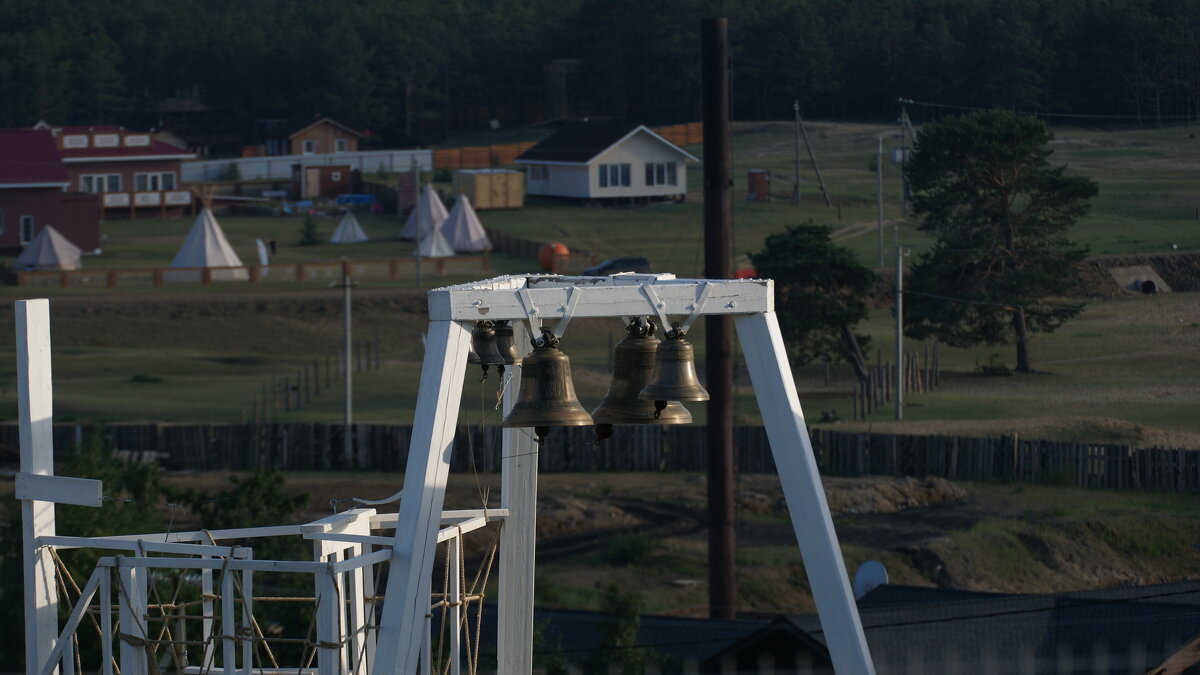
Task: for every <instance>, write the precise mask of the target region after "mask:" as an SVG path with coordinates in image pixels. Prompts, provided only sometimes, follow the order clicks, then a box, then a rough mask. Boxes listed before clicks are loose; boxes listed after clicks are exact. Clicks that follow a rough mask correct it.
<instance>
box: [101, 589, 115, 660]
mask: <svg viewBox="0 0 1200 675" xmlns="http://www.w3.org/2000/svg"><path fill="white" fill-rule="evenodd" d="M100 642H101V645H100V658H102V659H104V663H103V665H101V667H100V672H101V673H102V674H103V675H113V655H112V570H111V569H109V568H107V567H105V568H102V569H101V571H100Z"/></svg>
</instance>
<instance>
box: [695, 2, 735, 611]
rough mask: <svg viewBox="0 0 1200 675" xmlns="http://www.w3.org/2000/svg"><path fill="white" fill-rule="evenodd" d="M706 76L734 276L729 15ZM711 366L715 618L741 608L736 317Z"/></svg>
mask: <svg viewBox="0 0 1200 675" xmlns="http://www.w3.org/2000/svg"><path fill="white" fill-rule="evenodd" d="M701 36H702V37H701V40H702V41H703V49H702V51H703V69H704V73H703V79H704V276H705V278H708V279H730V278H732V277H733V219H732V215H731V214H732V212H731V207H732V180H731V176H730V165H731V161H730V152H729V122H730V120H729V118H730V96H729V35H728V21H727V20H726V19H724V18H721V19H704V20H703V22H702V23H701ZM705 347H706V353H705V364H706V366H707V371H708V392H709V395H710V396H711V397H712V399H711V400H710V401H709V403H708V438H707V441H708V604H709V615H710V616H711V617H712V618H714V619H732V618H734V615H735V614H736V612H737V582H736V578H735V568H734V557H733V551H734V535H733V324H732V322H731V321H730V320H729V317H724V316H710V317H707V318H706V323H705Z"/></svg>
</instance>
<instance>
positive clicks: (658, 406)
mask: <svg viewBox="0 0 1200 675" xmlns="http://www.w3.org/2000/svg"><path fill="white" fill-rule="evenodd" d="M666 409H667V402H666V401H655V402H654V419H658V418H659V417H661V416H662V411H664V410H666Z"/></svg>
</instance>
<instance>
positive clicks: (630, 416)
mask: <svg viewBox="0 0 1200 675" xmlns="http://www.w3.org/2000/svg"><path fill="white" fill-rule="evenodd" d="M654 328H655V326H654V324H653V323H652V322H649V321H643V320H641V319H634V320H633V321H631V322H630V323H629V326H627V327H626V328H625V332H626V336H625V338H624V339H622V340H621V341H620V342H618V343H617V345H616V347H614V348H613V374H612V381H611V382H610V383H609V385H608V394H607V395H606V396H605V397H604V402H602V403H601V404H600V405H599V406H597V407H596V409H595V410H593V411H592V419H593V420H595V422H596V437H597V438H598V439H600V440H604V439H605V438H608V437H609V436H611V435H612V428H613V425H614V424H690V423H691V421H692V414H691V413H690V412H688V410H687V408H684V407H683V406H682V405H680V404H679V402H678V401H670V402H668V403H667V405H666V407H665V408H663V409H662V410H661V411H658V414H656V410H655V408H654V402H653V401H649V400H644V399H642V398H641V397H640V396H639V394H640V393H641V391H642V389H644V388H645V386H646V383H647V382H649V381H650V376H651V374H652V373H653V371H654V354H655V352H656V351H657V350H658V346H659V345H658V339H656V338H655V337H654Z"/></svg>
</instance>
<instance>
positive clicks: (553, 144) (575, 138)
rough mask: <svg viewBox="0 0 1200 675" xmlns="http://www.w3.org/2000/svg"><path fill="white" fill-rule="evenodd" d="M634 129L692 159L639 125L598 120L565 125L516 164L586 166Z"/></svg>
mask: <svg viewBox="0 0 1200 675" xmlns="http://www.w3.org/2000/svg"><path fill="white" fill-rule="evenodd" d="M638 129H645V130H646V132H647V133H650V134H653V135H654V136H655V137H656V138H658V139H659V140H661V141H662V142H663V143H666V144H667V145H669V146H670V147H672V148H675V149H676V150H678V151H679V152H681V153H683V154H684V155H687V156H688V157H689V158H692V159H695V158H694V157H692V156H691V155H689V154H688V153H686V152H684V151H683V149H681V148H679V147H678V146H676V145H675V144H673V143H671V142H670V141H668V140H666V139H665V138H662V137H661V136H658V134H654V132H652V131H650V130H649V129H646V128H645V127H643V126H642V125H640V124H633V123H630V122H616V121H612V120H600V121H595V122H591V121H581V122H568V123H566V124H564V125H563V126H562V127H561V128H559V130H558V131H555V132H554V133H552V134H550V135H549V136H547V137H546V138H545V139H543V140H542V141H541V142H540V143H538V144H537V145H535V146H533V147H532V148H530V149H528V150H526V151H525V152H523V153H521V154H520V155H518V156H517V158H516V161H518V162H563V163H567V164H586V163H588V162H589V161H590V160H591V159H592V158H594V157H595V156H596V155H599V154H600V153H602V152H604V151H605V150H607V149H609V148H611V147H612V146H613V145H614V144H616V143H617V142H618V141H620V140H621V139H623V138H625V137H626V136H628V135H630V134H632V133H633V132H634V131H636V130H638Z"/></svg>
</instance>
